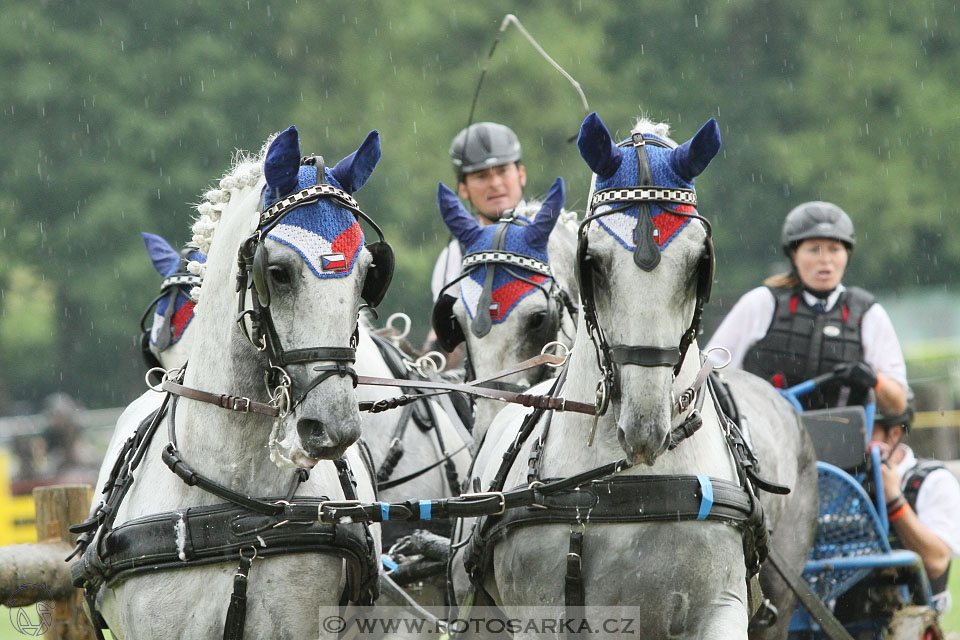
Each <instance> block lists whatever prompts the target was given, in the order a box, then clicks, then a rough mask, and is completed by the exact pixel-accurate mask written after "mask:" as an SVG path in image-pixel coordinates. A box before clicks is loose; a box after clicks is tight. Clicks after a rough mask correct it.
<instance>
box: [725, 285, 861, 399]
mask: <svg viewBox="0 0 960 640" xmlns="http://www.w3.org/2000/svg"><path fill="white" fill-rule="evenodd" d="M770 291H771V292H772V293H773V296H774V298H775V299H776V307H775V309H774V312H773V320H772V321H771V322H770V327H769V328H768V329H767V334H766V335H765V336H764V337H763V338H761V339H760V340H759V341H757V342H756V343H754V344H753V346H751V347H750V349H749V350H748V351H747V353H746V355H745V356H744V359H743V368H744V369H746V370H747V371H749V372H750V373H754V374H756V375H758V376H760V377H761V378H763V379H764V380H767V381H768V382H771V383H773V385H774V386H775V387H778V388H781V389H784V388H787V387H790V386H793V385H795V384H797V383H800V382H803V381H804V380H809V379H810V378H814V377H816V376H818V375H820V374H822V373H828V372H830V371H832V370H833V368H834V367H836V366H837V365H838V364H843V363H850V362H858V361H861V360H863V344H862V341H861V335H860V323H861V321H862V320H863V315H864V314H865V313H866V312H867V310H868V309H869V308H870V307H871V306H873V304H874V302H875V299H874V297H873V295H871V294H870V293H868V292H867V291H864V290H863V289H860V288H857V287H850V288H848V289H845V290H844V291H843V292H842V293H841V294H840V296H839V298H838V299H837V302H836V304H834V305H833V308H832V309H830V310H829V311H826V312H824V313H818V312H817V311H816V310H815V309H814V308H813V307H811V306H810V305H808V304H807V302H806V300H805V299H804V297H803V290H802V289H801V288H799V287H797V288H781V287H770ZM867 391H869V390H868V389H850V388H849V387H847V386H845V385H844V383H843V382H840V381H834V382H827V383H825V384H823V385H821V386H820V387H819V388H817V389H816V390H814V391H813V392H811V393H809V394H807V395H805V396H803V397H801V398H800V402H801V404H802V405H803V407H804V409H805V410H808V409H825V408H832V407H836V406H841V405H844V406H845V405H856V404H863V402H864V401H865V399H866V393H867Z"/></svg>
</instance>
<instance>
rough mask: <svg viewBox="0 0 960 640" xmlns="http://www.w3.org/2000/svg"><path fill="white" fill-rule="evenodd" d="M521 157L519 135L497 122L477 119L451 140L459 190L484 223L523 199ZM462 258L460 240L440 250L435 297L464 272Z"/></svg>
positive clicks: (433, 281)
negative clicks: (461, 270)
mask: <svg viewBox="0 0 960 640" xmlns="http://www.w3.org/2000/svg"><path fill="white" fill-rule="evenodd" d="M520 157H521V149H520V140H518V139H517V134H515V133H514V132H513V131H512V130H511V129H510V127H507V126H504V125H502V124H497V123H496V122H475V123H473V124H472V125H470V126H469V127H467V128H466V129H463V130H462V131H460V133H458V134H457V135H456V137H454V139H453V142H451V143H450V160H451V162H452V163H453V168H454V171H455V172H456V174H457V192H458V193H459V194H460V197H461V198H463V199H464V200H466V201H467V202H469V203H470V204H471V205H473V208H474V210H475V211H476V212H477V220H478V221H479V222H480V224H482V225H489V224H495V223H496V222H497V220H499V219H500V216H502V215H503V214H504V213H506V212H509V211H512V210H513V209H515V208H516V207H517V205H518V204H520V202H521V201H522V200H523V187H524V186H525V185H526V184H527V170H526V168H524V166H523V165H522V164H520ZM462 260H463V251H462V250H461V248H460V243H459V242H457V240H453V241H451V242H450V244H448V245H447V246H446V247H445V248H444V250H443V251H442V252H441V253H440V257H439V258H438V259H437V263H436V265H435V266H434V267H433V277H432V279H431V281H430V288H431V290H432V291H433V299H434V300H436V299H437V296H438V295H439V294H440V291H441V290H442V289H443V288H444V286H445V285H446V284H447V283H448V282H450V281H451V280H453V279H454V278H456V277H457V276H459V275H460V263H461V261H462ZM431 337H432V336H431Z"/></svg>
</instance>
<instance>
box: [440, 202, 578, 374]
mask: <svg viewBox="0 0 960 640" xmlns="http://www.w3.org/2000/svg"><path fill="white" fill-rule="evenodd" d="M511 224H515V225H518V226H525V225H526V224H527V223H526V222H525V221H524V220H522V219H520V218H517V217H514V216H506V217H502V218H500V220H499V221H498V222H497V230H496V232H495V233H494V237H493V243H492V244H491V246H490V248H489V249H487V250H484V251H475V252H473V253H468V254H467V255H465V256H464V257H463V261H462V263H461V265H462V270H463V272H462V273H461V274H460V275H459V276H457V277H456V278H454V279H453V280H452V281H450V282H448V283H447V284H446V285H444V287H443V289H441V290H440V295H438V296H437V302H436V304H435V305H434V308H433V327H434V330H435V331H436V333H437V342H438V343H439V344H440V346H441V347H443V348H444V349H446V350H447V351H453V350H454V349H455V348H456V347H457V345H459V344H460V343H461V342H464V341H465V336H464V333H463V328H462V327H461V326H460V323H459V321H458V320H457V317H456V315H455V314H454V313H453V305H454V304H455V303H456V300H457V299H456V297H454V296H452V295H449V294H447V293H445V292H446V291H447V290H448V289H449V288H450V287H452V286H454V285H455V284H457V283H459V282H460V281H461V280H463V279H465V278H468V277H469V276H470V274H471V273H473V272H474V271H475V270H476V269H479V268H480V267H486V268H487V272H486V274H485V275H486V277H485V278H484V283H483V290H482V292H481V294H480V299H479V301H478V302H477V309H476V314H475V315H474V318H473V321H472V322H471V324H470V330H471V331H472V332H473V334H474V335H475V336H477V337H478V338H482V337H484V336H485V335H487V333H489V332H490V328H491V326H492V322H491V319H490V312H489V309H490V306H491V304H492V302H493V284H494V280H495V278H496V270H497V269H498V268H500V269H503V270H505V271H506V272H507V274H509V275H510V277H512V278H514V279H516V280H519V281H521V282H524V283H526V284H529V285H531V286H533V287H536V288H537V289H538V290H539V291H540V292H541V293H542V294H543V295H544V296H545V297H546V299H547V317H546V319H545V321H544V322H545V323H547V327H546V328H545V329H544V334H546V335H551V336H552V335H555V334H556V333H557V331H558V330H559V329H560V327H561V326H562V320H563V318H562V315H563V312H564V310H566V311H567V312H568V313H569V314H570V316H571V317H572V318H574V320H576V307H575V306H574V304H573V303H572V302H571V300H570V297H569V296H568V295H567V293H566V292H565V291H564V290H563V289H562V287H560V285H559V283H558V282H557V279H556V278H555V277H554V275H553V270H552V269H551V268H550V265H549V264H548V263H546V262H544V261H542V260H539V259H537V258H534V257H531V256H526V255H522V254H519V253H513V252H511V251H507V250H506V249H505V248H504V245H505V242H506V235H507V230H508V229H509V228H510V226H509V225H511ZM518 268H519V269H526V270H527V271H532V272H534V273H536V274H539V275H542V276H545V277H546V278H547V281H546V282H545V283H544V282H537V281H536V280H532V279H531V278H528V277H525V276H523V275H522V274H520V273H518V272H517V271H516V269H518ZM467 366H468V367H469V366H470V358H469V349H468V357H467ZM469 375H470V377H471V378H476V375H475V372H473V371H470V372H469ZM492 384H493V386H494V387H496V388H504V389H514V390H516V389H518V388H517V387H516V385H510V384H508V383H504V382H497V383H492Z"/></svg>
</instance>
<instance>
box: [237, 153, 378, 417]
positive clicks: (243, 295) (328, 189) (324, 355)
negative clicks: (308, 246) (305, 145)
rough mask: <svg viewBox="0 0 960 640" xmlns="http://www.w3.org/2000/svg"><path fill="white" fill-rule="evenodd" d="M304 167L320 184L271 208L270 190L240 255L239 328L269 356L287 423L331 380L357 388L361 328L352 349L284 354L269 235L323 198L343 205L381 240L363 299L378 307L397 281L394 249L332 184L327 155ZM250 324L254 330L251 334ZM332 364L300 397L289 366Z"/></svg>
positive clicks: (271, 385) (272, 383)
mask: <svg viewBox="0 0 960 640" xmlns="http://www.w3.org/2000/svg"><path fill="white" fill-rule="evenodd" d="M300 164H301V166H303V165H313V166H316V167H317V183H316V184H315V185H312V186H309V187H306V188H304V189H300V190H299V191H296V192H294V193H292V194H290V195H289V196H287V197H285V198H283V199H281V200H278V201H277V202H275V203H274V204H272V205H271V206H269V207H265V206H264V205H265V200H266V193H267V187H264V193H263V195H262V196H261V206H260V213H259V221H258V224H257V228H256V229H255V230H254V231H253V233H252V234H251V235H250V236H249V237H248V238H247V239H246V240H245V241H244V242H243V243H241V245H240V249H239V251H238V253H237V266H238V271H237V294H238V295H237V298H238V302H237V313H238V315H237V324H238V326H239V327H240V330H241V332H242V333H243V334H244V336H245V337H246V338H247V339H248V340H249V341H250V343H251V344H253V346H254V347H256V349H257V351H259V352H261V353H263V354H264V355H265V356H266V358H267V362H268V373H267V375H266V384H267V390H268V392H269V394H270V397H271V404H273V405H274V406H276V408H277V409H278V414H279V417H280V418H283V417H284V416H286V415H287V414H289V413H290V412H291V411H293V409H294V408H296V407H297V405H299V404H300V403H301V402H303V400H304V399H305V398H306V396H307V394H308V393H309V392H310V391H311V390H312V389H314V388H316V387H317V386H318V385H319V384H320V383H322V382H323V381H324V380H326V379H327V378H329V377H331V376H334V375H336V376H339V377H347V376H349V377H350V378H352V379H353V385H354V386H356V385H357V372H356V371H355V370H354V369H353V367H351V366H350V365H352V364H353V363H354V362H355V361H356V352H357V349H356V347H357V340H358V329H357V327H356V325H355V326H354V330H353V335H352V337H351V339H350V344H349V346H346V347H308V348H302V349H284V347H283V343H282V342H281V340H280V335H279V334H278V333H277V330H276V326H275V324H274V321H273V315H272V313H271V311H270V288H269V286H268V284H267V279H266V278H267V274H266V269H267V265H268V263H269V255H268V252H267V247H266V244H265V241H266V238H267V234H269V233H270V231H271V230H272V229H273V228H274V227H276V226H277V224H279V222H280V221H281V220H283V218H285V217H286V216H287V215H288V214H290V213H291V212H292V211H294V210H296V209H299V208H300V207H303V206H306V205H310V204H314V203H316V202H319V201H320V200H321V199H329V200H331V201H333V202H334V203H335V204H336V205H337V206H339V207H342V208H344V209H347V210H349V211H350V212H351V213H353V215H354V217H356V218H357V219H358V220H359V219H363V220H364V221H366V222H367V224H369V225H370V226H371V227H372V228H373V229H374V231H376V233H377V235H378V236H379V240H378V241H377V242H372V243H368V244H366V245H365V246H366V249H367V250H368V251H369V252H370V253H371V254H372V255H373V264H371V266H370V268H369V269H368V271H367V277H366V280H365V281H364V284H363V290H362V294H361V295H362V297H363V299H364V300H365V301H366V306H368V307H371V308H373V307H376V305H378V304H379V303H380V302H381V301H382V300H383V297H384V295H385V294H386V291H387V287H388V286H389V284H390V280H391V279H392V277H393V264H394V257H393V249H392V248H391V247H390V245H389V244H388V243H387V242H386V241H385V240H384V237H383V232H382V231H381V230H380V227H379V226H378V225H377V224H376V223H375V222H374V221H373V220H372V219H371V218H370V217H369V216H368V215H367V214H365V213H364V212H363V211H361V209H360V206H359V205H358V204H357V201H356V200H354V199H353V196H351V195H350V194H349V193H347V192H346V191H344V190H342V189H340V188H338V187H335V186H334V185H332V184H328V183H327V182H326V176H325V167H324V163H323V158H322V157H321V156H308V157H306V158H303V159H302V160H301V161H300ZM248 290H249V291H250V300H251V305H250V308H247V303H246V300H247V291H248ZM247 321H249V324H250V329H249V330H248V329H247ZM321 360H323V361H329V362H331V364H323V365H317V366H315V367H313V370H314V371H316V372H318V373H319V375H317V376H316V377H315V378H313V380H311V381H310V382H309V383H308V384H307V385H306V386H305V387H304V389H303V390H302V391H300V392H299V394H298V395H296V396H295V397H294V396H293V395H292V394H293V390H292V387H293V382H292V378H291V377H290V375H289V373H288V372H287V370H286V367H288V366H289V365H296V364H308V363H313V362H318V361H321Z"/></svg>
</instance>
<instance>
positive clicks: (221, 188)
mask: <svg viewBox="0 0 960 640" xmlns="http://www.w3.org/2000/svg"><path fill="white" fill-rule="evenodd" d="M276 137H277V134H273V135H271V136H270V137H269V138H268V139H267V141H266V142H264V143H263V146H262V147H261V148H260V151H259V152H258V153H257V154H256V155H253V156H251V155H250V154H248V153H247V152H245V151H242V150H240V149H237V150H236V151H235V152H234V155H233V158H232V161H231V167H230V169H228V170H227V172H226V173H225V174H224V175H223V177H222V178H221V179H220V182H219V184H218V186H217V187H216V188H210V189H208V190H207V191H206V192H204V194H203V200H202V201H201V202H200V203H199V204H197V205H196V207H195V208H196V210H197V217H196V218H195V220H194V222H193V227H192V230H193V238H192V239H191V244H192V246H194V247H196V248H197V250H198V251H199V252H200V253H204V254H209V253H210V245H211V244H212V243H213V237H214V234H215V233H216V230H217V224H218V223H219V222H220V216H221V215H222V214H223V210H224V208H226V206H227V203H228V202H230V193H231V191H232V190H234V189H238V190H239V189H243V188H245V187H253V186H255V185H256V184H257V183H258V182H259V181H260V178H261V177H262V176H263V158H264V156H265V155H266V153H267V149H268V148H269V146H270V143H271V142H273V139H274V138H276ZM187 270H188V271H189V272H190V273H193V274H195V275H198V276H200V277H201V278H202V277H204V276H205V275H206V271H207V265H206V263H202V262H197V261H196V260H191V261H190V262H189V263H188V264H187ZM202 286H203V285H202V284H201V285H199V286H196V287H194V288H193V289H191V290H190V297H191V298H193V299H194V300H195V301H197V300H199V299H200V292H201V288H202ZM196 311H197V309H196V308H195V310H194V312H196Z"/></svg>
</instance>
